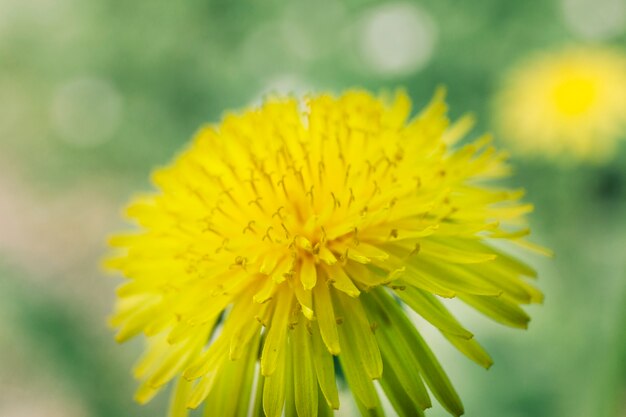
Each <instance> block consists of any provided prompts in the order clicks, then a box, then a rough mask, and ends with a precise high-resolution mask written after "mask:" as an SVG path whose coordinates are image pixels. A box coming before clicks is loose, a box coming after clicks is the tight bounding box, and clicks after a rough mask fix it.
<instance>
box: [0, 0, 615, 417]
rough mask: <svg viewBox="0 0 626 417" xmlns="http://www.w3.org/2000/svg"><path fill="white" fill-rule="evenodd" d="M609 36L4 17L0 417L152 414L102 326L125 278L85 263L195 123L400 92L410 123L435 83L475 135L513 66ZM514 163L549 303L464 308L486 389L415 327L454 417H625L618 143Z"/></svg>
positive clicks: (76, 7) (225, 0)
mask: <svg viewBox="0 0 626 417" xmlns="http://www.w3.org/2000/svg"><path fill="white" fill-rule="evenodd" d="M625 34H626V4H624V1H623V0H548V1H527V2H521V1H518V2H511V1H507V2H505V1H499V0H480V1H474V2H458V1H452V0H424V1H402V2H396V1H390V2H375V1H365V0H346V1H341V2H339V1H333V0H319V1H315V2H312V1H305V0H295V1H277V0H268V1H253V0H236V1H232V0H219V1H216V0H204V1H200V0H187V1H182V2H139V1H121V0H109V1H105V0H90V1H79V0H55V1H48V0H29V1H23V0H0V318H1V320H0V352H1V354H0V415H2V416H8V417H17V416H51V417H53V416H64V417H73V416H98V417H100V416H102V417H109V416H111V417H113V416H115V417H125V416H129V417H130V416H133V417H137V416H139V417H140V416H155V415H164V413H165V400H166V398H164V397H165V396H164V395H162V396H161V397H159V399H158V400H157V401H155V402H153V403H151V404H150V405H149V406H146V407H140V406H138V405H136V404H134V403H133V402H132V393H133V390H134V387H133V382H132V378H131V376H130V374H129V372H128V369H129V368H130V366H131V363H132V360H133V359H132V358H134V357H136V354H137V352H138V351H139V350H140V348H141V347H140V346H139V345H138V344H136V345H132V344H131V345H129V346H124V347H119V346H115V344H114V342H113V341H112V337H111V333H110V331H109V330H108V329H107V328H106V327H105V320H106V316H107V314H108V312H109V310H110V306H111V304H112V300H113V288H114V287H115V285H116V284H117V283H118V282H119V280H117V279H114V278H107V277H104V276H102V274H101V272H100V271H99V269H98V259H99V257H100V256H101V253H102V251H103V245H104V241H105V236H106V235H107V234H108V233H109V232H110V231H113V230H115V229H116V228H118V227H120V221H119V220H118V210H119V209H118V208H119V207H121V205H122V204H123V202H125V201H126V200H127V199H128V197H129V196H130V194H131V193H132V192H133V191H134V190H138V189H141V188H145V187H147V178H148V173H149V171H150V169H151V168H152V167H154V166H156V165H160V164H164V163H165V162H167V161H168V160H170V158H171V157H172V155H173V154H174V153H175V152H177V151H178V150H180V149H181V147H183V146H185V144H186V143H187V141H188V140H189V138H190V136H191V135H192V134H193V132H194V131H195V130H196V129H197V128H198V127H199V126H200V125H201V124H203V123H206V122H211V121H216V120H218V119H219V117H220V116H221V115H222V114H223V112H224V111H225V110H228V109H237V108H241V107H243V106H247V105H249V104H251V103H255V102H258V101H259V100H260V99H261V98H262V97H263V95H264V94H267V93H270V92H284V93H286V92H295V93H303V92H306V91H309V90H315V91H320V90H331V91H339V90H344V89H346V88H348V87H350V86H363V87H366V88H368V89H371V90H374V91H376V90H380V89H394V88H396V87H397V86H404V87H406V89H407V91H408V92H409V94H410V95H411V96H412V97H413V99H414V101H415V102H416V107H421V104H423V103H425V102H426V101H427V100H428V99H429V97H430V96H431V94H432V92H433V91H434V89H435V87H436V86H437V85H440V84H444V85H446V86H447V87H448V91H449V94H448V96H449V101H450V103H451V106H452V108H451V112H452V115H453V116H458V115H460V114H462V113H464V112H465V111H468V110H471V111H473V112H475V114H476V116H477V118H478V121H479V123H478V129H477V131H476V133H477V134H478V133H479V132H482V131H485V130H491V128H492V127H491V121H492V117H491V114H490V111H491V109H492V97H494V96H495V94H496V92H497V91H498V90H499V88H500V87H501V85H502V76H503V74H504V73H505V72H506V71H508V70H509V69H511V68H512V67H513V66H515V64H516V63H517V62H521V61H522V60H523V59H524V57H525V56H527V55H528V54H530V53H534V52H536V51H541V50H554V49H558V48H561V47H565V46H569V45H580V44H585V45H591V46H592V47H593V45H595V44H601V45H609V46H611V47H613V48H618V49H620V48H621V49H622V50H626V35H625ZM622 139H624V138H622ZM496 140H497V138H496ZM500 145H501V146H506V142H505V141H500ZM512 157H513V163H514V165H515V166H516V173H515V176H514V177H513V180H512V185H514V186H524V187H526V188H527V190H528V200H530V201H532V202H534V203H535V205H536V213H535V214H534V215H533V216H532V222H533V225H532V226H533V230H534V231H535V236H534V239H535V240H536V241H538V242H540V243H542V244H544V245H546V246H549V247H551V248H553V249H554V250H555V252H556V253H557V257H556V259H555V260H554V261H546V260H542V259H538V258H535V259H530V262H532V263H534V264H536V265H537V266H538V267H539V270H540V276H541V279H540V281H539V285H540V287H542V289H543V291H544V292H545V293H546V302H545V305H544V306H541V307H538V308H536V309H534V311H532V316H533V318H534V319H533V322H532V323H531V326H530V329H529V330H528V332H527V334H521V333H519V332H514V331H511V332H510V333H509V332H507V331H502V329H500V328H498V326H496V325H493V326H492V325H491V324H489V323H487V324H485V322H484V321H482V320H480V319H476V316H475V315H474V314H473V313H472V312H471V311H467V310H464V309H462V308H460V307H459V308H458V314H462V317H463V319H462V321H463V322H464V323H467V324H468V325H471V327H472V328H473V329H477V330H476V333H477V335H478V336H479V337H480V339H481V341H484V344H485V345H486V348H487V349H488V350H489V351H490V352H492V353H493V356H494V360H495V365H494V367H493V368H492V369H491V370H489V371H487V372H485V371H483V370H481V369H480V368H478V367H474V366H472V365H471V364H469V363H466V361H465V360H463V358H461V356H460V355H458V354H457V353H455V352H454V351H453V350H452V349H449V348H448V347H447V346H446V344H445V342H443V341H441V340H439V339H438V336H437V335H436V334H435V332H432V334H431V332H429V331H428V327H427V326H426V325H425V324H423V323H421V324H420V325H424V331H425V332H426V333H427V336H428V337H429V340H431V341H432V343H433V344H434V345H435V349H436V350H437V351H438V352H440V353H439V355H440V356H442V362H443V363H446V364H447V367H446V369H447V371H448V372H449V374H450V376H451V377H452V379H453V380H455V381H458V382H457V388H458V390H459V391H460V394H461V395H462V397H463V398H464V401H465V403H466V410H467V413H468V415H470V416H472V415H473V416H482V417H491V416H493V417H496V416H498V417H501V416H504V417H509V416H510V417H517V416H520V417H521V416H538V417H541V416H546V417H554V416H568V417H570V416H581V417H582V416H598V417H603V416H607V417H609V416H611V417H612V416H622V415H626V365H625V363H626V359H625V358H626V331H625V330H624V329H626V314H625V311H626V310H624V307H623V305H624V304H625V302H626V261H625V260H624V259H625V258H626V257H625V256H624V255H625V253H626V141H624V140H622V141H621V144H620V145H619V146H618V148H617V149H616V150H615V155H614V156H613V157H612V158H610V160H609V161H608V162H606V163H605V164H604V165H601V166H594V167H588V166H580V167H575V166H569V167H563V166H558V165H552V163H551V162H549V161H548V160H539V159H538V160H532V159H523V158H521V157H519V158H518V157H517V156H516V155H515V154H513V155H512ZM475 319H476V320H475ZM343 400H344V399H343V397H342V401H343ZM346 401H347V400H346ZM620 413H621V414H620ZM429 414H430V416H433V417H436V416H441V415H444V414H443V411H442V410H440V409H434V410H431V412H430V413H429ZM344 415H346V414H344ZM348 415H349V414H348Z"/></svg>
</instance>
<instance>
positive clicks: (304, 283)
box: [107, 90, 542, 417]
mask: <svg viewBox="0 0 626 417" xmlns="http://www.w3.org/2000/svg"><path fill="white" fill-rule="evenodd" d="M446 111H447V109H446V105H445V102H444V94H443V92H442V91H439V92H438V93H437V94H436V95H435V97H434V98H433V100H432V101H431V103H430V104H429V105H428V106H427V107H426V108H425V109H424V110H422V111H421V112H420V113H419V114H418V115H417V116H414V117H410V114H411V103H410V100H409V98H408V96H407V95H406V94H405V93H402V92H400V93H397V94H396V95H395V96H392V95H383V96H380V97H375V96H372V95H371V94H369V93H367V92H365V91H357V90H355V91H349V92H346V93H344V94H343V95H341V96H339V97H335V96H332V95H328V94H321V95H316V96H311V97H308V98H306V99H304V100H297V99H295V98H276V99H270V100H267V101H266V102H265V103H264V104H263V105H262V106H261V107H260V108H256V109H251V110H248V111H245V112H243V113H241V114H228V115H226V116H225V117H224V119H223V120H222V122H221V123H220V124H219V125H213V126H207V127H204V128H202V129H201V130H200V131H199V132H198V133H197V135H196V137H195V138H194V140H193V142H192V144H191V145H190V146H189V148H188V149H187V150H185V151H184V152H183V153H182V154H181V155H179V156H178V157H177V158H176V160H175V161H174V162H173V163H172V164H171V165H170V166H167V167H165V168H162V169H158V170H157V171H156V172H155V173H154V175H153V182H154V184H155V186H156V191H154V192H152V193H149V194H146V195H143V196H139V197H137V198H136V199H135V200H134V201H133V202H132V203H131V204H130V205H129V207H128V208H127V214H128V216H129V217H130V218H132V219H134V221H135V222H136V224H137V225H138V226H137V228H136V230H133V231H129V232H128V233H123V234H119V235H117V236H115V237H113V238H112V239H111V245H112V246H113V247H115V249H114V253H113V254H112V255H111V257H110V258H109V259H108V260H107V263H108V266H109V267H111V268H114V269H116V270H118V271H121V273H122V274H123V275H124V276H125V277H126V278H127V281H126V282H125V283H124V284H123V285H121V286H120V288H119V290H118V292H117V294H118V304H117V307H116V312H115V314H114V316H113V318H112V324H113V325H114V326H116V327H118V328H119V333H118V334H117V340H119V341H125V340H127V339H129V338H132V337H134V336H137V335H140V334H141V335H143V336H144V337H145V339H146V340H147V348H146V351H145V355H144V357H143V358H142V359H141V360H140V361H139V363H138V364H137V365H136V368H135V369H134V373H135V376H136V377H137V378H138V379H140V380H141V381H142V383H141V385H140V387H139V389H138V392H137V394H136V399H137V400H138V401H139V402H142V403H143V402H146V401H148V400H150V399H151V398H152V397H153V396H154V395H155V394H156V393H157V392H158V391H159V390H160V389H162V388H163V387H164V386H165V385H166V384H168V382H170V381H172V382H174V385H175V388H174V389H173V391H172V392H173V394H172V400H171V409H170V416H177V417H179V416H186V415H187V412H188V409H190V408H191V409H193V408H196V407H199V406H201V405H203V406H204V410H205V415H206V416H246V415H253V416H268V417H279V416H281V414H282V413H284V415H286V416H296V415H297V416H299V417H312V416H318V415H320V416H323V415H332V412H333V411H332V410H334V409H339V407H340V402H339V395H338V392H339V389H338V383H339V387H340V388H341V387H342V386H344V384H345V385H347V387H348V388H349V390H350V391H351V393H352V394H353V397H354V400H355V402H356V405H357V406H358V408H359V410H360V411H361V413H362V414H364V415H365V414H367V415H370V414H369V413H372V412H374V413H376V412H378V414H377V415H383V410H382V408H381V398H380V396H379V395H382V394H381V393H384V395H386V397H387V398H388V399H389V401H390V402H391V404H392V405H393V407H394V408H395V410H396V411H397V412H398V414H399V415H402V416H419V415H422V414H423V410H425V409H427V408H429V407H430V406H431V405H432V402H431V398H430V394H429V392H428V389H429V390H430V392H431V393H432V395H433V396H434V397H435V398H436V399H437V400H438V401H439V402H440V403H441V404H442V405H443V406H444V407H445V408H446V409H447V410H448V411H449V412H450V413H451V414H453V415H457V416H458V415H461V414H463V405H462V403H461V400H460V399H459V396H458V395H457V393H456V391H455V390H454V388H453V387H452V385H451V383H450V381H449V379H448V377H447V376H446V374H445V372H444V371H443V369H442V367H441V365H440V364H439V362H438V361H437V359H436V358H435V355H434V354H433V352H432V351H431V349H430V348H429V346H428V344H427V343H426V342H425V341H424V339H423V338H422V336H421V335H420V333H419V331H418V330H417V329H416V328H415V327H414V325H413V324H412V322H411V321H410V320H409V318H408V316H407V315H406V310H405V309H406V308H411V309H413V310H414V311H415V312H417V313H418V314H419V315H421V316H422V317H423V318H424V319H425V320H427V321H428V322H430V323H431V324H432V325H433V326H434V327H435V328H437V329H439V330H440V331H441V333H442V334H443V336H445V338H446V339H448V340H449V341H450V343H452V344H453V345H454V346H455V347H456V348H457V349H458V350H459V351H460V352H462V353H463V354H465V355H466V356H467V357H468V358H470V359H471V360H473V361H475V362H477V363H478V364H479V365H481V366H483V367H489V366H490V365H491V363H492V362H491V359H490V357H489V356H488V354H487V353H486V352H485V351H484V350H483V348H481V346H480V345H479V344H478V343H477V342H476V340H475V339H474V337H473V335H472V333H470V332H469V331H468V330H467V329H465V328H464V327H463V326H462V325H461V324H460V323H459V321H457V319H456V318H455V317H454V316H453V315H452V314H451V313H450V312H449V310H448V309H447V307H446V305H445V303H444V302H443V301H442V299H444V298H454V297H456V298H458V299H460V300H461V301H462V302H464V303H466V304H468V305H469V306H471V307H473V308H475V309H476V310H478V311H480V312H481V313H484V314H485V315H486V316H488V317H490V318H492V319H494V320H496V321H498V322H500V323H503V324H505V325H508V326H512V327H517V328H525V327H526V326H527V323H528V321H529V317H528V316H527V314H526V313H525V312H524V310H523V309H522V308H521V307H520V306H521V305H522V304H528V303H534V302H540V301H541V299H542V295H541V293H540V292H539V291H538V290H537V289H536V288H535V287H534V286H532V285H531V284H529V282H528V279H527V278H532V277H534V276H535V272H534V271H533V270H532V268H530V267H529V266H527V265H526V264H525V263H523V262H521V261H519V260H517V259H516V258H514V257H513V256H510V255H508V254H507V253H506V252H505V251H503V250H502V249H496V247H501V245H499V244H496V245H494V242H496V241H497V240H501V241H502V240H503V241H509V242H514V243H519V244H521V245H525V242H524V241H523V240H522V239H523V237H524V236H525V235H526V234H528V228H527V227H526V225H525V222H524V215H525V213H527V212H528V211H530V210H531V206H530V205H528V204H524V203H523V202H520V198H521V197H522V194H523V193H522V192H521V191H519V190H508V189H506V188H498V187H496V186H495V185H493V184H492V185H490V184H489V183H490V181H492V180H494V179H498V178H500V177H503V176H506V175H507V174H508V172H509V169H508V166H507V164H506V156H505V155H504V154H502V153H500V152H497V151H496V150H495V149H494V148H493V147H492V146H491V145H490V138H489V136H484V137H482V138H479V139H478V140H477V141H475V142H474V143H470V144H468V145H465V146H457V145H456V143H457V142H458V141H459V140H460V139H461V138H463V137H464V136H465V134H466V133H467V131H468V130H469V128H470V127H471V124H472V120H471V118H469V117H464V118H461V119H460V120H459V121H457V122H456V123H453V124H450V123H449V121H448V119H447V116H446ZM339 375H341V376H339ZM427 387H428V388H427ZM372 410H373V411H372ZM248 413H249V414H248Z"/></svg>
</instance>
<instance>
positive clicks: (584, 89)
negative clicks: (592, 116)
mask: <svg viewBox="0 0 626 417" xmlns="http://www.w3.org/2000/svg"><path fill="white" fill-rule="evenodd" d="M597 90H598V89H597V85H596V83H595V81H594V80H593V79H591V78H589V77H583V76H574V77H569V78H566V79H564V80H562V81H560V82H559V83H557V85H556V86H555V87H554V89H553V91H552V94H553V100H554V105H555V107H556V109H557V111H558V112H559V113H561V114H563V115H566V116H579V115H581V114H583V113H585V112H587V111H589V109H590V108H591V107H592V106H593V105H594V103H595V101H596V97H597V95H598V91H597Z"/></svg>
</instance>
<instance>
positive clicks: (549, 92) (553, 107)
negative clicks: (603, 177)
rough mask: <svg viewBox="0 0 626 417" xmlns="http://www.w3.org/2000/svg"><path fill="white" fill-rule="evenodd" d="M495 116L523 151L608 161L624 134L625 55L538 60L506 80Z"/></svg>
mask: <svg viewBox="0 0 626 417" xmlns="http://www.w3.org/2000/svg"><path fill="white" fill-rule="evenodd" d="M495 113H496V118H497V121H496V122H497V124H498V125H499V129H500V132H501V133H502V137H503V138H504V139H509V140H510V142H511V146H513V147H514V148H515V149H517V150H519V151H520V153H524V154H531V155H532V154H537V155H539V154H541V155H545V156H548V157H551V158H563V159H564V160H589V161H602V160H606V159H607V158H608V157H609V156H610V155H611V154H612V152H613V151H614V149H615V145H616V140H617V139H619V138H620V136H622V135H624V134H625V133H626V131H625V127H626V56H625V55H624V54H622V53H620V52H618V51H615V50H612V49H608V48H600V47H598V48H592V47H578V48H571V49H567V50H564V51H561V52H558V53H543V54H540V55H537V56H534V57H532V58H531V59H529V60H528V61H527V62H525V63H523V64H522V65H521V66H519V67H518V68H517V69H515V70H514V71H512V72H511V74H510V75H509V76H508V78H507V79H506V84H505V86H504V88H503V90H502V91H501V93H500V94H499V96H498V97H497V99H496V110H495Z"/></svg>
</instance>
